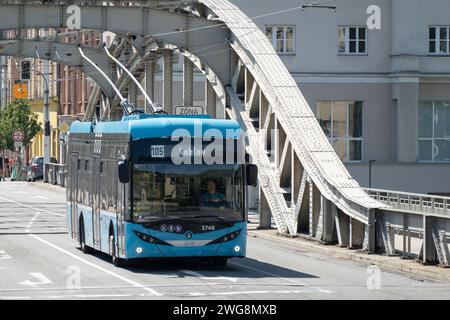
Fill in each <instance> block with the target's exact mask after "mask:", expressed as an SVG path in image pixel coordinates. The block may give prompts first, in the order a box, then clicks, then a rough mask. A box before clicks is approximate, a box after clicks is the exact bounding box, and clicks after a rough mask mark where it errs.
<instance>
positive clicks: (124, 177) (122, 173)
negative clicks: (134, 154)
mask: <svg viewBox="0 0 450 320" xmlns="http://www.w3.org/2000/svg"><path fill="white" fill-rule="evenodd" d="M117 169H118V171H119V181H120V183H128V182H130V173H129V170H128V163H127V162H125V161H121V162H119V165H118V166H117Z"/></svg>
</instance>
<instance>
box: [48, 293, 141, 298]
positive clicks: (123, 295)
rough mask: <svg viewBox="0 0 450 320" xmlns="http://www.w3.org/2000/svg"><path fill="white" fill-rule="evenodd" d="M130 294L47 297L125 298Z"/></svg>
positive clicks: (130, 295)
mask: <svg viewBox="0 0 450 320" xmlns="http://www.w3.org/2000/svg"><path fill="white" fill-rule="evenodd" d="M132 296H133V295H132V294H75V295H62V296H49V297H48V298H49V299H70V298H84V299H87V298H94V299H95V298H125V297H132Z"/></svg>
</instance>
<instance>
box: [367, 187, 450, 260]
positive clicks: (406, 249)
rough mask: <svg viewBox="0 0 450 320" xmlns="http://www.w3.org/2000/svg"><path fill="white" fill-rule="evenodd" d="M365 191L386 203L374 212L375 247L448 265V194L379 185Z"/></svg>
mask: <svg viewBox="0 0 450 320" xmlns="http://www.w3.org/2000/svg"><path fill="white" fill-rule="evenodd" d="M365 191H366V192H367V193H368V194H369V195H370V196H371V197H372V198H374V199H376V200H378V201H380V202H382V203H384V204H386V205H387V207H386V208H384V209H380V210H378V212H377V217H376V232H377V234H378V235H379V237H378V239H377V248H378V250H379V249H381V250H382V251H384V252H386V253H387V254H389V255H401V256H402V257H403V258H415V259H418V260H419V261H420V262H422V263H425V264H436V263H437V264H439V265H440V266H442V267H450V250H449V239H450V197H443V196H435V195H428V194H417V193H407V192H399V191H391V190H380V189H365Z"/></svg>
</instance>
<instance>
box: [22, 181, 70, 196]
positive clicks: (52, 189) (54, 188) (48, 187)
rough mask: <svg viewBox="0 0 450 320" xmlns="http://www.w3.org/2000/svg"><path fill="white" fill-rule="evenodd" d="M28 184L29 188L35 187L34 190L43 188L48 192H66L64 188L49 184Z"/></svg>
mask: <svg viewBox="0 0 450 320" xmlns="http://www.w3.org/2000/svg"><path fill="white" fill-rule="evenodd" d="M28 183H29V184H30V185H31V186H33V187H36V188H45V189H47V190H50V191H55V192H61V193H62V192H66V188H63V187H61V186H59V185H56V184H49V183H44V182H28Z"/></svg>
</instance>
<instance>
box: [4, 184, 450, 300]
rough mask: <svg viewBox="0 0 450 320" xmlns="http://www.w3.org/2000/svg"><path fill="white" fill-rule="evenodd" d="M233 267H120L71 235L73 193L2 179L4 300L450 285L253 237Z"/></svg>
mask: <svg viewBox="0 0 450 320" xmlns="http://www.w3.org/2000/svg"><path fill="white" fill-rule="evenodd" d="M247 252H248V257H247V258H245V259H232V260H231V261H230V263H229V264H228V266H227V267H226V268H225V269H218V268H215V267H212V266H209V265H204V264H196V263H180V262H171V263H163V262H141V263H137V264H134V265H132V266H130V267H127V268H125V269H120V268H116V267H114V266H113V265H112V264H111V263H110V261H109V258H108V257H107V256H106V255H103V254H93V255H85V254H83V253H82V252H81V251H80V250H79V249H78V245H77V244H76V243H75V242H74V241H73V240H72V239H70V238H69V236H68V235H67V233H66V218H65V193H64V191H62V190H61V191H54V190H51V189H49V188H46V187H42V186H39V185H38V184H31V183H21V182H0V300H2V299H274V300H276V299H283V300H286V299H346V300H347V299H446V300H450V284H449V283H439V282H433V281H427V280H424V279H417V278H415V279H413V278H410V277H407V276H405V275H404V274H395V273H390V272H384V271H380V270H379V269H377V268H376V267H370V268H369V269H368V268H367V267H366V266H363V265H360V264H358V263H355V262H350V261H344V260H340V259H338V258H333V257H330V256H326V255H324V254H321V253H318V252H298V251H294V250H293V249H289V248H287V247H286V246H280V245H279V244H276V243H272V242H270V241H267V240H262V239H255V238H249V241H248V250H247Z"/></svg>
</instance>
